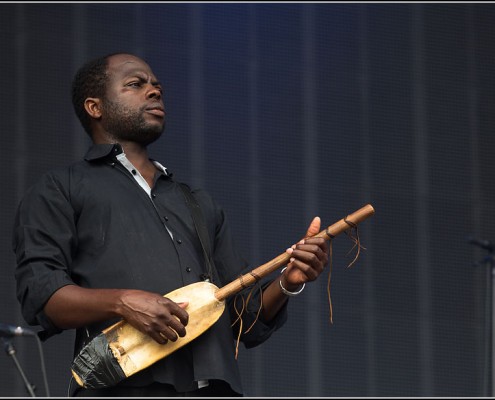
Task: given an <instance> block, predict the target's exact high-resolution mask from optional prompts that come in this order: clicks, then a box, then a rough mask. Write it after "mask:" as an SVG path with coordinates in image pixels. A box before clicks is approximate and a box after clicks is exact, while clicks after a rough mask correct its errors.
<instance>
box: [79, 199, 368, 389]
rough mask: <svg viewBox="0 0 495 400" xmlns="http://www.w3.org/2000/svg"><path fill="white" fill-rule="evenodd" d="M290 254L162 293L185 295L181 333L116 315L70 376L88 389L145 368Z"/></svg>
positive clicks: (353, 217) (347, 222) (358, 218)
mask: <svg viewBox="0 0 495 400" xmlns="http://www.w3.org/2000/svg"><path fill="white" fill-rule="evenodd" d="M374 212H375V210H374V208H373V207H372V206H371V205H370V204H368V205H366V206H364V207H362V208H361V209H359V210H357V211H355V212H354V213H352V214H350V215H348V216H347V217H345V218H343V219H341V220H339V221H338V222H336V223H335V224H333V225H331V226H329V227H328V228H327V229H325V230H322V231H321V232H319V233H318V234H316V235H314V236H315V237H323V238H325V239H326V240H332V239H333V238H334V237H336V236H337V235H339V234H340V233H342V232H346V231H348V230H350V229H351V228H353V227H356V226H357V225H358V224H359V223H360V222H362V221H364V220H365V219H367V218H368V217H370V216H371V215H373V214H374ZM290 257H291V256H290V254H288V253H283V254H280V255H279V256H278V257H275V258H274V259H272V260H271V261H269V262H268V263H266V264H263V265H261V266H259V267H257V268H255V269H254V270H252V271H251V272H250V273H247V274H245V275H243V276H241V277H239V278H237V279H236V280H234V281H232V282H230V283H229V284H227V285H225V286H223V287H222V288H218V287H217V286H215V285H214V284H213V283H210V282H196V283H193V284H190V285H187V286H184V287H181V288H179V289H176V290H174V291H172V292H170V293H168V294H166V295H164V297H167V298H169V299H170V300H172V301H175V302H181V301H184V300H185V299H187V301H188V302H189V304H188V306H187V308H186V311H187V312H188V314H189V322H188V325H187V333H186V335H185V336H184V337H179V338H178V339H177V340H176V341H175V342H172V341H169V342H167V343H166V344H164V345H162V344H159V343H157V342H155V341H154V340H153V339H152V338H151V337H150V336H148V335H146V334H144V333H142V332H140V331H139V330H137V329H136V328H134V327H133V326H131V325H130V324H129V323H127V322H126V321H125V320H122V321H119V322H117V323H116V324H114V325H112V326H110V327H108V328H106V329H105V330H103V331H102V332H101V333H100V334H99V335H97V336H96V337H95V338H93V339H92V340H91V341H90V342H89V343H88V344H87V345H86V346H84V347H83V348H82V349H81V351H80V352H79V354H78V355H77V356H76V358H75V359H74V361H73V363H72V368H71V372H72V376H73V377H74V379H75V380H76V382H77V383H78V384H79V385H80V386H82V387H85V388H92V389H94V388H102V387H109V386H113V385H115V384H117V383H118V382H120V381H121V380H123V379H125V378H127V377H129V376H131V375H133V374H135V373H136V372H139V371H141V370H143V369H145V368H147V367H148V366H150V365H152V364H153V363H155V362H157V361H158V360H161V359H162V358H164V357H166V356H168V355H170V354H171V353H173V352H174V351H176V350H177V349H179V348H181V347H182V346H184V345H186V344H187V343H189V342H191V341H192V340H194V339H195V338H197V337H198V336H200V335H201V334H202V333H204V332H205V331H206V330H207V329H208V328H210V327H211V326H212V325H213V324H214V323H215V322H216V321H217V320H218V319H219V318H220V316H221V315H222V314H223V312H224V310H225V299H227V298H228V297H229V296H232V295H234V294H236V293H238V292H240V291H241V290H242V289H244V288H246V287H249V286H250V285H253V284H254V283H256V281H257V280H259V279H260V278H262V277H265V276H267V275H268V274H270V273H272V272H273V271H275V270H276V269H278V268H279V267H281V266H282V265H285V264H287V263H288V262H289V260H290Z"/></svg>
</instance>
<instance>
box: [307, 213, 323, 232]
mask: <svg viewBox="0 0 495 400" xmlns="http://www.w3.org/2000/svg"><path fill="white" fill-rule="evenodd" d="M320 226H321V219H320V217H314V218H313V221H311V224H309V228H308V230H307V231H306V236H305V237H309V236H314V235H316V234H317V233H318V232H320Z"/></svg>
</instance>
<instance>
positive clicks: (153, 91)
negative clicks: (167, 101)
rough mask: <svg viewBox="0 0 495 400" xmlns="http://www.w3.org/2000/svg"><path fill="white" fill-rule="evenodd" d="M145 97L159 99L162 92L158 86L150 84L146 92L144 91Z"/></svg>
mask: <svg viewBox="0 0 495 400" xmlns="http://www.w3.org/2000/svg"><path fill="white" fill-rule="evenodd" d="M146 97H147V98H148V99H161V97H162V92H161V90H160V89H159V88H157V87H156V86H152V85H151V86H150V89H149V90H148V92H147V93H146Z"/></svg>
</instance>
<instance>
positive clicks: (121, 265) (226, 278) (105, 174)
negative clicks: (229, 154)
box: [13, 144, 287, 393]
mask: <svg viewBox="0 0 495 400" xmlns="http://www.w3.org/2000/svg"><path fill="white" fill-rule="evenodd" d="M121 153H122V148H121V146H120V145H118V144H115V145H113V144H107V145H95V146H93V147H92V148H91V149H90V150H89V151H88V153H87V154H86V157H85V160H84V161H81V162H78V163H75V164H73V165H71V166H69V167H67V168H62V169H58V170H54V171H51V172H48V173H45V174H44V175H43V176H42V177H41V178H40V179H39V181H37V182H36V183H35V184H34V185H33V186H32V187H31V188H30V189H29V190H28V191H27V193H26V195H25V196H24V198H23V199H22V201H21V203H20V205H19V208H18V211H17V215H16V219H15V224H14V235H13V248H14V251H15V253H16V257H17V268H16V272H15V277H16V282H17V297H18V300H19V302H20V304H21V309H22V313H23V316H24V318H25V319H26V321H27V322H28V323H29V324H31V325H39V326H41V328H42V331H41V332H40V336H41V337H42V338H43V339H46V338H48V337H50V336H52V335H54V334H57V333H59V332H61V330H60V329H58V328H57V327H55V326H54V325H53V324H52V323H51V321H50V320H49V319H48V317H47V316H46V315H45V313H44V312H43V307H44V305H45V303H46V302H47V301H48V299H49V298H50V296H51V295H52V294H53V293H54V292H55V291H56V290H58V289H60V288H61V287H63V286H65V285H71V284H77V285H80V286H82V287H87V288H128V289H141V290H147V291H151V292H156V293H160V294H162V295H164V294H166V293H169V292H171V291H173V290H175V289H177V288H179V287H182V286H185V285H188V284H191V283H194V282H198V281H200V280H201V275H202V274H204V273H205V272H207V271H206V267H205V266H204V264H205V263H204V260H203V252H202V248H201V244H200V241H199V239H198V236H197V233H196V231H195V227H194V223H193V219H192V216H191V213H190V210H189V208H188V206H187V204H186V202H185V199H184V195H183V193H182V191H181V189H180V187H179V184H178V183H177V182H176V181H174V179H173V178H172V175H171V174H167V172H166V171H164V172H160V173H157V174H156V177H155V182H154V185H153V188H152V189H151V196H150V195H148V193H146V191H145V190H143V188H142V187H141V186H140V185H139V184H138V182H137V181H136V180H135V179H134V177H133V176H132V173H131V172H129V171H128V170H127V169H126V168H125V167H124V166H123V165H122V164H121V163H120V162H119V161H118V160H117V158H116V157H117V155H119V154H121ZM193 195H194V196H195V198H196V200H197V201H198V203H199V204H200V206H201V210H202V213H203V215H204V218H205V222H206V226H207V229H208V233H209V237H210V239H211V240H210V243H212V247H213V249H212V254H213V260H214V265H215V268H214V274H213V275H214V276H213V281H212V282H213V283H214V284H215V285H216V286H218V287H222V286H224V285H225V284H227V283H229V282H231V281H233V280H235V279H236V278H238V277H239V276H240V275H241V274H244V273H246V272H247V271H248V270H249V269H248V268H249V266H248V264H247V263H246V262H245V260H244V259H243V258H242V257H241V256H240V254H239V253H238V252H237V251H236V248H235V245H234V243H233V239H232V236H231V233H230V230H229V226H228V222H227V219H226V216H225V213H224V212H223V211H222V209H221V208H220V207H219V206H218V205H217V204H216V203H215V201H214V200H213V199H212V198H211V196H209V194H208V193H207V192H205V191H204V190H194V191H193ZM260 284H261V285H263V286H264V285H266V284H267V282H266V281H263V282H262V283H260ZM232 303H233V299H232V298H231V299H228V301H227V309H226V311H225V312H224V313H223V314H222V316H221V317H220V319H219V320H218V321H217V322H216V323H215V324H214V325H213V326H212V327H211V328H210V329H209V330H207V331H206V332H204V333H203V334H202V335H200V336H199V337H198V338H197V339H195V340H194V341H192V342H191V343H189V344H188V345H186V346H184V347H183V348H180V349H179V350H177V351H176V352H174V353H172V354H171V355H169V356H167V357H165V358H164V359H162V360H160V361H158V362H156V363H155V364H153V365H152V366H150V367H149V368H147V369H145V370H143V371H140V372H138V373H137V374H135V375H132V376H131V377H129V378H127V379H125V380H124V381H122V382H121V383H120V384H122V385H144V384H148V383H151V382H154V381H156V382H162V383H169V384H173V385H174V386H175V387H176V389H177V390H178V391H190V390H194V389H195V388H196V387H197V383H196V382H197V381H199V380H205V379H219V380H224V381H226V382H228V383H229V384H230V385H231V387H232V388H233V390H235V391H236V392H239V393H242V387H241V379H240V376H239V370H238V366H237V361H236V360H235V357H234V345H235V341H234V340H235V338H236V337H237V335H236V334H237V332H236V328H238V326H239V325H238V324H237V325H236V326H235V327H234V328H232V327H231V323H232V321H234V320H235V319H236V317H237V316H236V314H235V313H234V312H233V311H232V309H231V308H232ZM258 307H259V299H258V297H256V298H255V299H253V300H251V301H250V303H249V308H248V312H247V313H245V314H244V324H243V326H244V327H249V326H250V325H251V323H252V321H254V319H255V318H256V313H257V311H258ZM286 317H287V315H286V307H284V308H283V310H282V311H281V312H280V313H279V315H278V316H277V317H276V318H275V319H274V320H273V321H271V323H270V324H266V323H264V322H263V321H262V320H261V319H258V321H257V322H256V323H255V324H254V327H253V329H252V330H250V332H249V333H247V334H243V335H241V339H242V342H243V343H244V345H245V346H246V347H248V348H249V347H253V346H256V345H258V344H260V343H262V342H264V341H265V340H266V339H267V338H268V337H269V336H270V335H271V334H272V333H273V332H274V331H275V330H276V329H278V328H279V327H280V326H281V325H282V324H283V323H284V322H285V320H286ZM115 322H117V320H111V321H105V322H104V323H97V324H94V325H92V326H88V327H85V328H84V329H78V330H77V334H76V343H75V348H74V354H75V355H76V354H77V353H78V351H79V350H80V348H81V347H82V346H83V344H84V343H86V342H87V341H89V340H90V339H91V338H92V337H94V336H96V335H97V334H99V333H101V330H102V329H104V328H105V327H108V326H110V325H111V324H113V323H115ZM186 329H187V328H186Z"/></svg>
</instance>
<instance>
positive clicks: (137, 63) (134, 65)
mask: <svg viewBox="0 0 495 400" xmlns="http://www.w3.org/2000/svg"><path fill="white" fill-rule="evenodd" d="M108 72H109V73H110V75H115V76H116V77H124V76H126V75H128V74H132V73H136V72H143V73H145V74H146V75H150V76H154V74H153V71H151V68H150V66H149V65H148V64H147V63H146V62H144V61H143V60H141V59H140V58H138V57H136V56H133V55H131V54H117V55H114V56H111V57H110V58H109V59H108Z"/></svg>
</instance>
